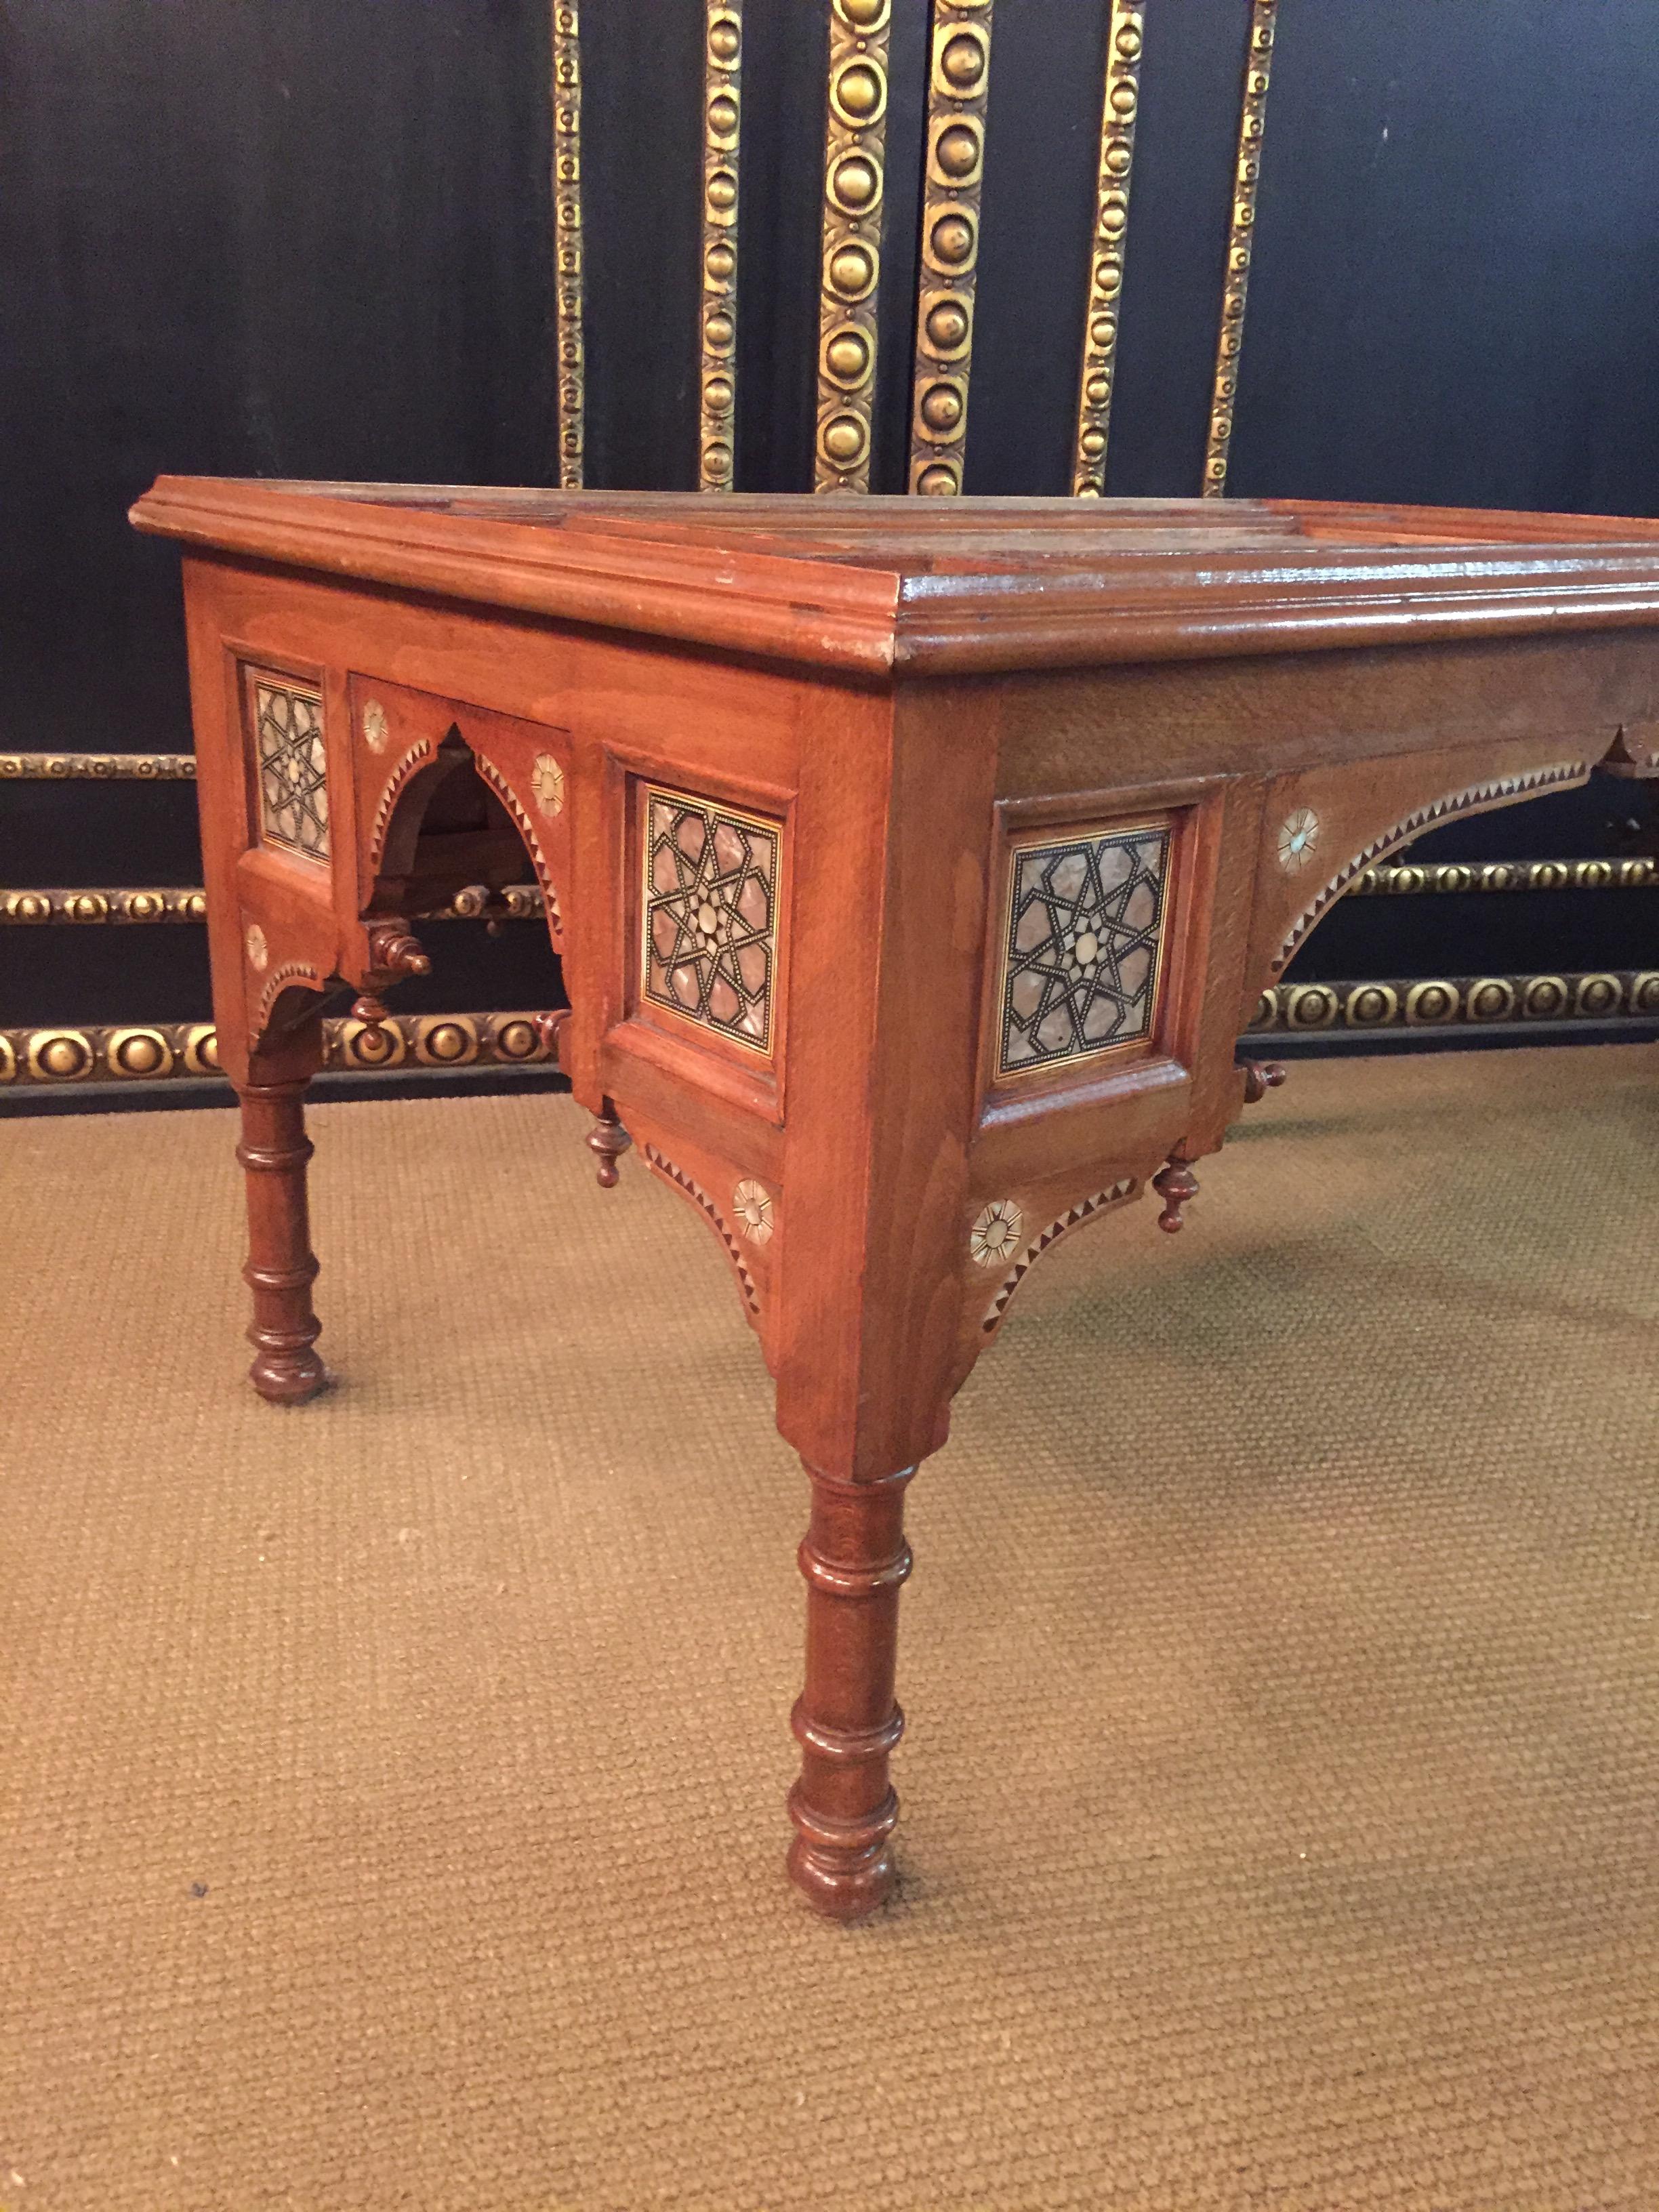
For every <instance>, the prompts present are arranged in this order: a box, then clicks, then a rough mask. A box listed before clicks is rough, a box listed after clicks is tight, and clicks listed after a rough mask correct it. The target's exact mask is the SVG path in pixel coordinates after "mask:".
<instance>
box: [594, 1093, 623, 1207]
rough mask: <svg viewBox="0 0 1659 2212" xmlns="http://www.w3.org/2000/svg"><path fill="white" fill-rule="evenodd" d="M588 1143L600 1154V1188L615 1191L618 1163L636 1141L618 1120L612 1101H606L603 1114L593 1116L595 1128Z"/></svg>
mask: <svg viewBox="0 0 1659 2212" xmlns="http://www.w3.org/2000/svg"><path fill="white" fill-rule="evenodd" d="M587 1141H588V1144H589V1146H591V1148H592V1150H593V1151H594V1152H597V1153H598V1154H599V1188H600V1189H601V1190H615V1188H617V1161H618V1160H619V1159H620V1158H622V1156H623V1153H624V1152H626V1151H627V1150H628V1148H629V1146H630V1145H631V1144H632V1143H633V1141H634V1139H632V1138H631V1137H630V1136H629V1133H628V1132H627V1130H626V1129H624V1128H623V1125H622V1123H621V1122H620V1121H618V1120H617V1109H616V1108H615V1106H614V1105H613V1104H612V1103H611V1100H610V1099H608V1098H607V1099H606V1100H605V1105H604V1110H603V1112H601V1113H599V1114H596V1115H594V1116H593V1126H592V1128H591V1129H590V1130H589V1131H588V1133H587Z"/></svg>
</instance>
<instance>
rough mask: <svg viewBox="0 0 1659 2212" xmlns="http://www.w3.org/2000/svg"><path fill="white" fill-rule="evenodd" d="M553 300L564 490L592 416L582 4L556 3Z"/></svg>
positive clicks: (573, 482)
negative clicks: (586, 321)
mask: <svg viewBox="0 0 1659 2212" xmlns="http://www.w3.org/2000/svg"><path fill="white" fill-rule="evenodd" d="M553 295H554V308H555V318H556V345H557V355H558V359H557V370H558V376H557V393H558V416H557V420H558V442H559V486H560V489H562V490H563V491H579V490H580V489H581V483H582V445H583V422H584V417H585V415H586V349H585V347H584V344H583V340H582V72H581V39H580V29H579V27H578V23H577V17H576V0H553Z"/></svg>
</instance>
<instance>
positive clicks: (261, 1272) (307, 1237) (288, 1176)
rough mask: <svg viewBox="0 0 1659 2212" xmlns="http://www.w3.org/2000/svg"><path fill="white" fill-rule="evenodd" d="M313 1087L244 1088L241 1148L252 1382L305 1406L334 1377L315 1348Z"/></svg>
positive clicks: (271, 1395)
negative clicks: (309, 1176) (309, 1191)
mask: <svg viewBox="0 0 1659 2212" xmlns="http://www.w3.org/2000/svg"><path fill="white" fill-rule="evenodd" d="M305 1092H306V1085H305V1084H304V1083H303V1082H298V1083H261V1084H249V1085H246V1087H245V1088H243V1089H242V1090H241V1091H240V1092H239V1094H238V1095H239V1097H240V1099H241V1104H242V1141H241V1143H240V1145H239V1146H237V1148H236V1157H237V1158H238V1160H239V1161H240V1163H241V1165H242V1169H243V1171H244V1174H245V1176H246V1184H247V1218H248V1258H247V1265H246V1267H244V1268H243V1270H242V1277H243V1280H244V1281H245V1282H246V1284H247V1285H248V1287H249V1289H250V1290H251V1291H252V1292H253V1320H252V1323H251V1325H250V1327H249V1328H248V1332H247V1337H248V1342H249V1343H250V1344H251V1345H252V1346H253V1348H254V1352H255V1358H254V1361H253V1364H252V1366H251V1367H250V1368H249V1370H248V1379H249V1381H250V1382H251V1383H252V1385H253V1387H254V1389H256V1390H257V1391H258V1394H259V1395H260V1396H261V1397H262V1398H264V1399H266V1400H268V1401H270V1403H271V1404H272V1405H276V1406H299V1405H303V1404H304V1402H305V1401H306V1400H307V1398H314V1397H315V1396H316V1395H317V1393H318V1392H319V1390H321V1389H324V1388H325V1385H326V1383H327V1382H328V1371H327V1370H326V1369H325V1367H324V1365H323V1363H322V1361H321V1360H320V1359H319V1358H318V1356H317V1354H316V1352H315V1351H313V1346H314V1344H315V1343H316V1340H317V1338H318V1336H319V1334H320V1332H321V1326H322V1325H321V1323H320V1322H319V1321H318V1319H317V1316H316V1314H315V1312H314V1311H313V1308H312V1303H311V1286H312V1284H313V1282H314V1281H315V1280H316V1279H317V1262H316V1260H315V1259H314V1258H313V1255H312V1250H311V1231H310V1224H309V1220H308V1217H307V1206H306V1165H307V1162H308V1161H309V1159H310V1158H311V1153H312V1146H311V1140H310V1139H309V1138H308V1137H307V1135H306V1132H305V1104H304V1100H305Z"/></svg>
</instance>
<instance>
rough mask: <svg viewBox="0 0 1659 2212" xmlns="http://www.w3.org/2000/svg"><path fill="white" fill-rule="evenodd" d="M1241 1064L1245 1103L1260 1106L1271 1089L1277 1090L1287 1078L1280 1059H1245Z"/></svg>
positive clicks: (1283, 1064)
mask: <svg viewBox="0 0 1659 2212" xmlns="http://www.w3.org/2000/svg"><path fill="white" fill-rule="evenodd" d="M1239 1066H1241V1067H1242V1068H1243V1071H1244V1103H1245V1104H1246V1105H1247V1106H1259V1105H1260V1104H1261V1101H1262V1100H1263V1099H1264V1098H1265V1097H1267V1093H1268V1092H1269V1091H1277V1090H1278V1088H1279V1085H1280V1084H1281V1083H1282V1082H1283V1081H1284V1080H1285V1073H1286V1070H1285V1063H1284V1061H1283V1060H1240V1062H1239Z"/></svg>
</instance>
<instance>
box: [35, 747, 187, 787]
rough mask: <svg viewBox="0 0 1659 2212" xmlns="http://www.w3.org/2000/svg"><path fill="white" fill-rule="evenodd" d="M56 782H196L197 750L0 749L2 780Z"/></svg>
mask: <svg viewBox="0 0 1659 2212" xmlns="http://www.w3.org/2000/svg"><path fill="white" fill-rule="evenodd" d="M14 776H15V777H17V778H18V779H19V780H20V781H22V782H24V783H56V782H58V781H59V780H60V779H65V778H66V779H68V780H70V781H79V780H81V779H84V778H88V777H93V778H96V779H98V780H99V781H102V780H104V779H105V778H113V779H115V780H116V781H122V780H125V779H132V780H136V781H138V782H141V783H194V782H195V781H196V757H195V755H194V754H193V753H0V781H8V780H9V779H10V778H12V777H14Z"/></svg>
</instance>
